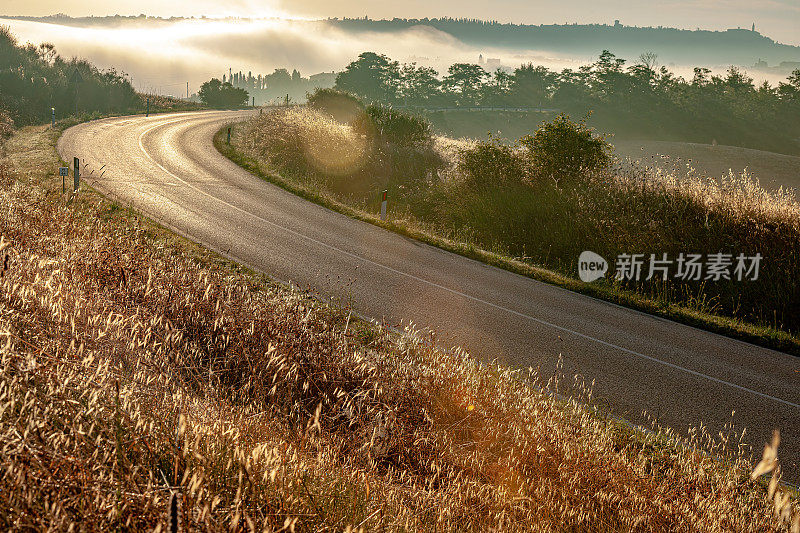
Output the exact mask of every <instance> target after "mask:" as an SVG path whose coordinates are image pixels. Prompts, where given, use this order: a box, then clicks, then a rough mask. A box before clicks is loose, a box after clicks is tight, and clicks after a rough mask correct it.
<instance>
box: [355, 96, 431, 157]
mask: <svg viewBox="0 0 800 533" xmlns="http://www.w3.org/2000/svg"><path fill="white" fill-rule="evenodd" d="M352 125H353V129H354V130H355V131H357V132H359V133H361V134H362V135H374V136H375V137H376V138H377V139H379V140H381V141H384V142H386V143H391V144H396V145H398V146H403V147H407V148H410V147H418V148H424V147H426V146H429V145H430V142H431V140H432V128H431V124H430V122H428V121H427V120H426V119H424V118H422V117H420V116H418V115H413V114H410V113H404V112H402V111H398V110H396V109H392V108H391V107H383V106H374V105H371V106H369V107H368V108H367V109H366V113H364V114H362V115H361V116H359V117H357V118H356V119H355V120H354V121H353V123H352Z"/></svg>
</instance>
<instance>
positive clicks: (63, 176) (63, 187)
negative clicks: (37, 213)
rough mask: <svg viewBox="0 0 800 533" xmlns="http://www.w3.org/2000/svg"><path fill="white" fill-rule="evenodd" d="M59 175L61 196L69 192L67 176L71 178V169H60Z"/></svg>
mask: <svg viewBox="0 0 800 533" xmlns="http://www.w3.org/2000/svg"><path fill="white" fill-rule="evenodd" d="M58 175H59V176H61V194H64V193H65V192H67V176H69V167H58Z"/></svg>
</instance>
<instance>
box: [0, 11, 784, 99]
mask: <svg viewBox="0 0 800 533" xmlns="http://www.w3.org/2000/svg"><path fill="white" fill-rule="evenodd" d="M51 20H52V19H51ZM56 20H57V19H56ZM77 20H80V19H72V20H67V21H66V23H64V24H62V23H50V22H47V23H45V22H40V21H32V20H15V19H4V20H2V21H1V22H0V24H2V25H5V26H9V27H10V28H11V31H12V32H13V33H14V34H15V35H16V36H17V37H18V39H19V40H20V42H23V43H24V42H30V43H33V44H37V45H38V44H39V43H42V42H52V43H53V44H55V45H56V48H57V50H58V52H59V53H60V54H61V55H62V56H64V57H72V56H80V57H85V58H87V59H89V60H90V61H92V62H93V63H95V64H97V65H98V66H99V67H101V68H112V67H113V68H116V69H117V70H121V71H123V72H124V73H126V74H128V75H129V76H130V77H131V78H132V82H133V85H134V86H135V87H136V88H137V89H139V90H142V91H148V92H155V93H159V94H165V95H176V96H182V95H185V92H186V82H187V81H188V82H189V88H190V91H191V92H195V91H196V90H197V88H198V86H199V85H200V84H201V83H202V82H204V81H206V80H208V79H209V78H210V77H212V76H214V77H221V76H222V74H223V73H225V72H227V71H228V69H229V68H231V69H233V70H234V71H239V70H241V71H244V72H248V71H252V73H253V74H254V75H256V74H267V73H270V72H272V71H273V70H274V69H276V68H288V69H290V70H291V69H297V70H299V71H300V72H301V74H302V75H303V76H308V75H310V74H315V73H319V72H331V71H339V70H341V69H343V68H344V67H345V66H346V65H347V64H348V63H349V62H350V61H352V60H353V59H355V58H356V57H357V55H358V54H359V53H361V52H363V51H366V50H369V51H375V52H379V53H383V54H386V55H388V56H389V57H391V58H392V59H396V60H398V61H400V62H404V63H410V62H416V63H417V64H419V65H426V66H431V67H434V68H436V69H437V70H438V71H439V72H440V73H443V72H445V71H446V69H447V67H448V66H449V65H450V64H452V63H456V62H467V63H477V62H478V58H479V56H480V55H483V57H484V58H486V59H489V60H492V63H491V66H487V70H493V69H494V68H496V66H497V65H498V64H499V65H502V66H503V67H509V68H514V67H516V66H519V65H520V64H522V63H528V62H532V63H534V64H537V65H543V66H546V67H548V68H550V69H553V70H561V69H563V68H572V69H577V68H578V67H579V66H580V65H582V64H587V63H590V62H592V61H593V60H594V59H596V57H597V55H598V54H599V53H600V51H601V50H602V48H598V49H597V50H594V47H589V48H586V49H587V50H589V49H591V50H592V52H586V53H576V52H575V50H574V47H573V49H571V50H570V49H569V48H568V47H564V48H562V49H561V50H559V47H560V46H561V45H562V44H563V45H568V43H566V42H564V43H559V42H556V43H554V44H553V45H552V47H548V48H547V49H545V48H544V47H542V48H540V49H530V48H525V47H520V46H513V45H511V46H509V45H502V46H500V45H496V46H491V45H488V46H481V45H478V44H474V43H473V44H469V43H465V42H464V41H462V40H459V39H458V38H456V37H454V36H453V35H451V34H449V33H447V32H445V31H441V30H439V29H436V28H434V27H431V26H428V25H410V26H408V27H402V28H395V29H392V30H391V31H371V30H370V29H369V28H367V29H362V28H360V29H358V31H351V30H350V29H348V28H343V27H342V26H341V25H340V24H336V23H329V22H327V21H324V20H317V21H315V20H303V19H286V18H272V19H176V20H167V19H152V18H151V19H143V20H141V21H138V20H131V19H122V21H115V19H113V18H108V19H95V20H94V22H92V23H91V24H87V25H81V24H78V23H76V22H75V21H77ZM609 48H610V49H611V50H612V51H613V52H615V53H617V54H618V55H620V56H621V57H624V58H626V59H628V60H629V61H632V60H635V59H636V57H637V55H638V54H639V53H641V52H645V51H651V50H644V49H642V50H638V48H636V51H635V52H633V51H632V50H625V51H620V50H614V49H613V47H609ZM633 48H635V47H633ZM628 51H631V53H633V54H634V55H626V52H628ZM656 52H657V53H658V51H657V50H656ZM660 58H661V62H662V64H665V65H666V66H668V68H670V70H672V71H673V72H675V73H676V74H678V75H681V76H684V77H688V78H691V72H692V67H694V66H698V64H692V63H690V62H688V61H687V62H686V64H680V63H676V62H675V61H673V60H671V59H670V57H669V55H668V54H667V55H661V54H660ZM732 62H733V61H731V63H732ZM731 63H728V62H720V64H703V65H702V66H707V67H709V68H712V70H713V71H714V72H723V71H724V70H725V69H726V68H727V66H728V65H729V64H731ZM741 66H744V67H748V66H749V65H741ZM750 75H751V76H753V77H754V78H755V79H756V81H757V82H760V81H762V80H765V79H766V80H768V81H770V82H771V83H776V82H777V81H779V80H782V79H784V77H785V75H784V74H782V73H770V72H759V71H755V72H750Z"/></svg>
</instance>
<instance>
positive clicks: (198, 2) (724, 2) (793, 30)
mask: <svg viewBox="0 0 800 533" xmlns="http://www.w3.org/2000/svg"><path fill="white" fill-rule="evenodd" d="M59 12H61V13H66V14H67V15H71V16H83V15H113V14H117V13H118V14H121V15H138V14H140V13H144V14H147V15H157V16H173V15H175V16H201V15H206V16H212V17H213V16H229V15H234V16H248V17H270V16H279V17H301V18H317V17H343V16H348V17H363V16H365V15H366V16H369V17H370V18H392V17H414V18H422V17H426V16H427V17H441V16H450V17H467V18H480V19H488V20H499V21H502V22H515V23H529V24H553V23H558V24H563V23H572V22H578V23H595V22H596V23H612V22H613V20H614V19H619V20H620V21H621V23H622V24H625V25H631V26H659V25H663V26H671V27H676V28H685V29H695V28H698V27H699V28H703V29H711V30H720V29H727V28H736V27H747V28H749V27H750V25H751V24H753V23H755V25H756V29H757V30H759V31H760V32H761V33H762V34H764V35H767V36H768V37H771V38H773V39H775V40H777V41H779V42H783V43H786V44H795V45H800V0H638V1H637V0H634V1H631V0H606V1H597V0H560V1H558V2H554V1H553V0H495V1H493V2H486V0H438V1H437V2H430V1H429V0H405V1H403V2H397V1H396V0H370V1H368V2H365V1H360V0H337V1H336V2H331V1H330V0H225V1H224V2H221V1H219V0H170V1H168V2H165V1H164V0H119V1H98V0H2V2H1V3H0V14H6V15H34V16H41V15H50V14H54V13H59Z"/></svg>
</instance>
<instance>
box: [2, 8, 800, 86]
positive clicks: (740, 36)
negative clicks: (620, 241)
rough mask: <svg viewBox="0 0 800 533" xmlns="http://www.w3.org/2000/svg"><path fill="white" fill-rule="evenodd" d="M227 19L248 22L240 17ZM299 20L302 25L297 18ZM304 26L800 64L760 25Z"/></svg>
mask: <svg viewBox="0 0 800 533" xmlns="http://www.w3.org/2000/svg"><path fill="white" fill-rule="evenodd" d="M3 18H6V19H13V20H26V21H34V22H42V23H50V24H60V25H67V26H82V27H91V26H104V27H108V26H124V25H132V24H136V25H145V24H146V25H153V26H160V25H164V24H169V23H172V22H178V21H184V20H197V19H196V18H194V17H192V18H184V17H171V18H160V17H151V16H146V15H138V16H121V15H114V16H107V17H69V16H67V15H64V14H57V15H50V16H46V17H23V16H3V15H0V19H3ZM225 20H236V21H246V20H248V19H246V18H241V17H235V18H234V17H230V18H228V19H225ZM293 23H294V24H299V23H303V22H300V21H296V20H295V21H293ZM304 23H305V24H310V25H320V24H325V25H329V26H334V27H337V28H339V29H341V30H343V31H345V32H347V33H350V34H363V33H370V32H379V33H392V32H401V31H405V30H408V29H409V28H412V27H415V26H427V27H430V28H434V29H436V30H438V31H441V32H444V33H447V34H449V35H451V36H452V37H454V38H455V39H458V40H459V41H461V42H463V43H465V44H467V45H470V46H473V47H478V48H481V47H486V48H487V49H507V50H519V51H530V50H536V51H543V52H551V53H554V54H563V55H571V56H576V55H577V56H584V57H586V58H589V57H596V56H597V55H598V54H599V53H600V52H601V51H602V50H611V51H612V52H614V53H615V54H616V55H617V56H618V57H623V58H627V59H629V60H633V59H635V58H637V57H638V56H639V55H640V54H641V53H642V52H655V53H656V54H658V60H659V63H660V64H664V65H670V64H678V65H690V66H707V67H713V66H727V65H740V66H745V67H751V66H752V67H754V68H758V69H760V70H764V71H768V70H769V68H770V67H773V68H777V69H778V70H780V71H781V72H783V71H786V72H788V71H789V70H790V69H789V70H787V69H788V68H789V67H787V68H782V67H780V63H784V65H789V66H791V65H794V64H796V63H797V62H800V46H793V45H786V44H781V43H778V42H776V41H774V40H773V39H770V38H769V37H767V36H765V35H762V34H760V33H759V32H758V31H756V30H755V29H738V28H736V29H729V30H725V31H710V30H702V29H697V30H681V29H676V28H666V27H636V26H625V25H622V24H619V22H615V23H614V24H563V25H531V24H510V23H499V22H495V21H483V20H475V19H452V18H432V19H429V18H423V19H401V18H395V19H391V20H373V19H369V18H357V19H351V18H341V19H340V18H329V19H324V20H309V21H305V22H304Z"/></svg>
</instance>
